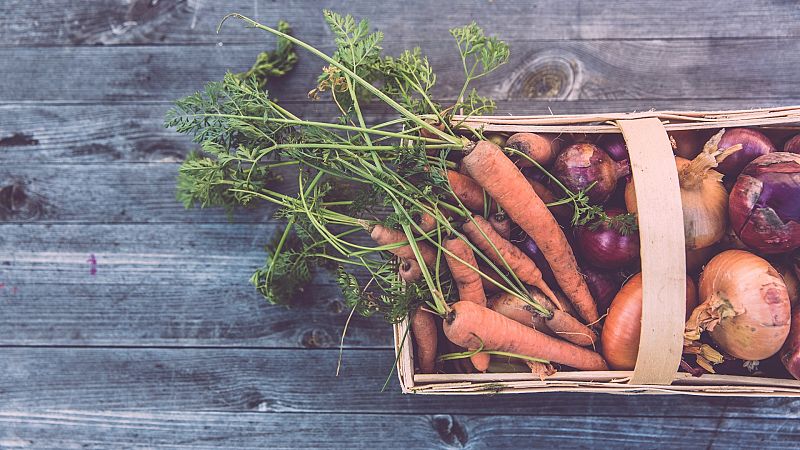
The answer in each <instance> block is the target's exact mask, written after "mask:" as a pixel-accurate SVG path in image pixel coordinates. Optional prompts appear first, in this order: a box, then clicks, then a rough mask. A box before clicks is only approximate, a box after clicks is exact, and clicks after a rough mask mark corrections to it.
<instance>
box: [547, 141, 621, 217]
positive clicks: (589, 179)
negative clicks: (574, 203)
mask: <svg viewBox="0 0 800 450" xmlns="http://www.w3.org/2000/svg"><path fill="white" fill-rule="evenodd" d="M629 173H630V165H629V164H628V161H619V162H617V161H614V160H613V159H611V157H609V156H608V153H606V152H604V151H603V150H601V149H600V148H599V147H597V146H596V145H593V144H587V143H580V144H574V145H571V146H569V147H567V149H566V150H564V151H563V152H561V154H560V155H558V158H556V162H555V164H554V165H553V174H554V175H555V176H556V178H558V179H559V180H560V181H561V182H562V183H564V185H565V186H566V187H567V188H569V189H570V190H572V191H573V192H578V191H580V190H583V189H586V188H588V187H589V186H590V185H591V184H592V183H594V186H592V188H591V189H590V190H589V191H587V195H588V196H589V200H590V201H591V202H592V203H596V204H597V203H604V202H605V201H606V200H608V198H609V197H610V196H611V194H612V193H613V192H614V189H615V188H616V187H617V180H618V179H619V178H621V177H624V176H625V175H628V174H629Z"/></svg>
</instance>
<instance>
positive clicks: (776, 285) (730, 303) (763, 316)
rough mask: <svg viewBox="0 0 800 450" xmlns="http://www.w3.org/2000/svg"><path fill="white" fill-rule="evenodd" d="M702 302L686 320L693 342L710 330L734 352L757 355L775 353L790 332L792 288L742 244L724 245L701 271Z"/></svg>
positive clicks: (754, 357) (747, 356)
mask: <svg viewBox="0 0 800 450" xmlns="http://www.w3.org/2000/svg"><path fill="white" fill-rule="evenodd" d="M700 301H701V302H702V303H701V304H700V306H698V307H697V308H695V310H694V311H693V312H692V316H691V317H690V318H689V320H688V321H687V322H686V330H685V332H684V337H685V339H686V341H687V344H689V345H691V344H692V343H693V342H694V341H697V340H698V339H699V338H700V334H701V333H702V332H703V331H708V332H709V335H710V336H711V339H713V340H714V342H716V343H717V344H718V345H719V347H720V348H721V349H722V350H723V351H725V352H727V353H729V354H730V355H732V356H734V357H736V358H739V359H744V360H746V361H757V360H761V359H765V358H769V357H770V356H772V355H774V354H775V353H776V352H777V351H778V350H779V349H780V348H781V345H783V342H784V341H785V340H786V336H787V335H788V334H789V320H790V318H789V315H790V305H789V293H788V292H787V290H786V284H785V283H784V282H783V278H781V275H780V274H779V273H778V271H776V270H775V269H774V268H773V267H772V266H771V265H770V264H769V263H768V262H767V261H766V260H765V259H763V258H761V257H758V256H756V255H754V254H752V253H750V252H746V251H744V250H726V251H724V252H722V253H720V254H719V255H717V256H715V257H714V258H712V259H711V261H709V263H708V264H707V265H706V268H705V270H704V271H703V274H702V275H700Z"/></svg>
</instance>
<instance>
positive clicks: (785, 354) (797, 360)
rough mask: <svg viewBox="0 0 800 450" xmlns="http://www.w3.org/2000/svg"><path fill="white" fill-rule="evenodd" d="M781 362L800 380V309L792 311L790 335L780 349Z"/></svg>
mask: <svg viewBox="0 0 800 450" xmlns="http://www.w3.org/2000/svg"><path fill="white" fill-rule="evenodd" d="M780 355H781V362H782V363H783V366H784V367H786V370H788V371H789V373H790V374H792V376H793V377H795V378H797V379H798V380H800V309H795V311H794V312H793V313H792V325H791V327H790V328H789V337H788V338H786V342H785V343H784V344H783V348H782V349H781V351H780Z"/></svg>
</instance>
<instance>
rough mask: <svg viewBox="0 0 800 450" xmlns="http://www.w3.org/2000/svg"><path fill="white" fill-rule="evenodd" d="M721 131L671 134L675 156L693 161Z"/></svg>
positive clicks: (686, 131) (673, 132) (692, 131)
mask: <svg viewBox="0 0 800 450" xmlns="http://www.w3.org/2000/svg"><path fill="white" fill-rule="evenodd" d="M717 131H719V130H676V131H672V132H670V133H669V138H670V141H671V142H672V149H673V150H674V151H675V156H680V157H681V158H686V159H693V158H694V157H695V156H697V155H698V154H699V153H700V152H701V151H702V150H703V144H705V143H706V141H708V139H709V138H710V137H711V136H712V135H714V134H715V133H716V132H717Z"/></svg>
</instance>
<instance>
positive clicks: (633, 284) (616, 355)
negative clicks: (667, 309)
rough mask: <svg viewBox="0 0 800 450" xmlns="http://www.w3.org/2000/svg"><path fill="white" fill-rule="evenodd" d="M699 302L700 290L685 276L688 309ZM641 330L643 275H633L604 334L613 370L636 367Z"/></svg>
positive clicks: (605, 351)
mask: <svg viewBox="0 0 800 450" xmlns="http://www.w3.org/2000/svg"><path fill="white" fill-rule="evenodd" d="M695 305H697V289H696V288H695V285H694V282H693V281H692V279H691V278H690V277H686V311H687V313H688V312H689V311H692V309H694V307H695ZM641 330H642V274H641V273H638V274H636V275H634V276H633V277H632V278H631V279H630V280H628V282H627V283H625V285H624V286H622V289H620V291H619V293H617V295H616V296H615V297H614V300H613V301H612V302H611V308H609V309H608V316H606V323H605V325H603V333H602V334H601V335H600V341H601V342H602V348H603V357H604V358H605V359H606V362H608V365H609V367H611V368H612V369H613V370H633V368H634V366H635V365H636V355H637V354H638V353H639V335H640V333H641Z"/></svg>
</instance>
